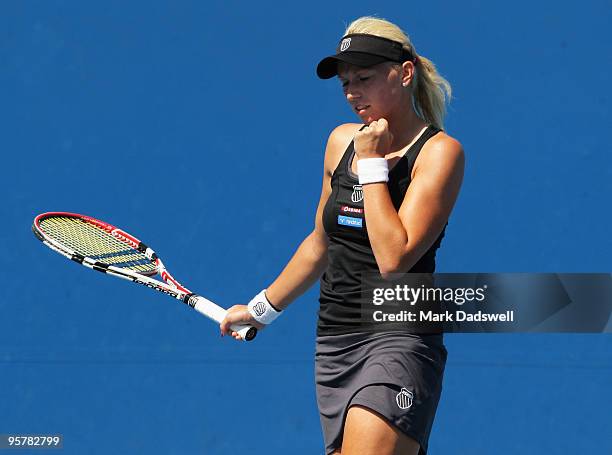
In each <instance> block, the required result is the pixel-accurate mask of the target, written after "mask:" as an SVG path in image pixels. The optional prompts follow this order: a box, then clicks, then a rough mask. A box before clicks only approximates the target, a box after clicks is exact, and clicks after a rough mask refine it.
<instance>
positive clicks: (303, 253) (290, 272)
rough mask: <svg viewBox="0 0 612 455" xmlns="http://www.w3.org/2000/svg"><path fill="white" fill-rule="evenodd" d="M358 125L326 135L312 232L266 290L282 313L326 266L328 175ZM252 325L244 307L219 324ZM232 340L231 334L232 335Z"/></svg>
mask: <svg viewBox="0 0 612 455" xmlns="http://www.w3.org/2000/svg"><path fill="white" fill-rule="evenodd" d="M359 127H360V125H358V124H354V123H347V124H344V125H340V126H338V127H337V128H336V129H334V130H333V131H332V133H331V134H330V135H329V139H328V141H327V146H326V148H325V163H324V171H323V186H322V189H321V197H320V199H319V205H318V207H317V213H316V217H315V226H314V229H313V231H312V232H311V233H310V234H309V235H308V236H307V237H306V238H305V239H304V241H302V243H301V244H300V246H299V247H298V249H297V251H296V252H295V254H294V255H293V257H292V258H291V260H290V261H289V262H288V263H287V265H286V266H285V268H284V269H283V271H282V272H281V273H280V275H279V276H278V277H277V278H276V279H275V280H274V282H273V283H272V284H271V285H270V286H268V288H267V289H266V297H267V298H268V300H269V301H270V303H271V304H272V305H273V306H274V307H275V308H277V309H278V310H283V309H285V308H287V306H288V305H289V304H290V303H291V302H292V301H294V300H295V299H296V298H297V297H299V296H300V295H302V294H303V293H304V292H306V290H308V288H310V286H312V285H313V284H314V282H315V281H317V280H318V279H319V278H320V277H321V275H322V274H323V272H324V271H325V267H326V266H327V235H326V233H325V229H324V228H323V209H324V208H325V204H326V203H327V200H328V198H329V195H330V194H331V176H332V174H333V172H334V169H336V167H337V165H338V163H339V162H340V159H341V158H342V154H343V152H344V150H345V149H346V147H347V146H348V144H349V143H350V142H351V140H352V139H353V136H354V135H355V132H356V131H357V130H358V129H359ZM234 323H238V324H252V325H255V326H256V327H261V325H259V324H257V323H254V320H253V318H252V316H251V314H250V313H249V312H248V310H247V309H246V305H234V306H233V307H232V308H230V309H229V310H228V314H227V316H226V318H225V320H224V321H223V322H222V323H221V332H222V333H223V334H225V333H228V330H229V326H230V325H231V324H234ZM232 335H233V336H234V337H236V335H234V333H232Z"/></svg>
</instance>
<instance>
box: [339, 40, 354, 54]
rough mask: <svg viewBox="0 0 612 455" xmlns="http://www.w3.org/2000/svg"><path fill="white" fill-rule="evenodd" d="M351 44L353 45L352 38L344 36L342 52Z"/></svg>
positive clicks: (341, 45) (341, 44) (341, 46)
mask: <svg viewBox="0 0 612 455" xmlns="http://www.w3.org/2000/svg"><path fill="white" fill-rule="evenodd" d="M350 45H351V39H350V38H344V39H343V40H342V42H341V43H340V52H344V51H345V50H347V49H348V48H349V46H350Z"/></svg>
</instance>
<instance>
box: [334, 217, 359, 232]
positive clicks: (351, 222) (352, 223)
mask: <svg viewBox="0 0 612 455" xmlns="http://www.w3.org/2000/svg"><path fill="white" fill-rule="evenodd" d="M338 224H341V225H342V226H349V227H354V228H359V229H361V228H362V227H363V220H362V219H361V218H353V217H352V216H344V215H338Z"/></svg>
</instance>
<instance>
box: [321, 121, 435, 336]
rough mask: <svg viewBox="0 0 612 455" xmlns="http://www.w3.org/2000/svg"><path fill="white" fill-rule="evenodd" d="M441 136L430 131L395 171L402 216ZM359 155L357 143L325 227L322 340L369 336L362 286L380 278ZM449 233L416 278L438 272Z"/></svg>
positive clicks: (339, 171) (392, 185)
mask: <svg viewBox="0 0 612 455" xmlns="http://www.w3.org/2000/svg"><path fill="white" fill-rule="evenodd" d="M439 131H440V130H439V129H438V128H436V127H434V126H432V125H430V126H428V127H427V129H426V130H425V131H424V132H423V134H421V136H420V137H419V139H418V140H417V141H416V142H415V143H414V144H412V146H410V148H409V149H408V150H407V151H406V153H405V154H404V156H402V157H401V158H400V160H399V161H398V162H397V163H396V165H395V166H394V167H393V168H392V169H391V170H390V171H389V182H388V183H387V186H388V188H389V194H390V196H391V200H392V201H393V206H394V207H395V210H399V208H400V206H401V204H402V202H403V200H404V195H405V194H406V190H407V188H408V185H410V180H411V175H412V168H413V166H414V162H415V161H416V158H417V156H418V155H419V152H420V151H421V149H422V148H423V145H424V144H425V142H427V140H428V139H429V138H431V137H432V136H434V135H435V134H437V133H438V132H439ZM354 155H355V150H354V148H353V142H352V141H351V143H350V144H349V146H348V147H347V149H346V151H345V152H344V155H343V156H342V159H341V160H340V163H339V164H338V167H337V168H336V170H335V171H334V173H333V175H332V178H331V187H332V192H331V194H330V196H329V199H328V200H327V203H326V204H325V208H324V210H323V226H324V228H325V232H326V233H327V237H328V239H329V245H328V253H327V254H328V266H327V269H326V270H325V273H324V274H323V276H322V277H321V281H320V285H321V293H320V297H319V302H320V308H319V322H318V325H317V334H319V335H329V334H341V333H350V332H357V331H363V330H368V328H367V327H364V325H363V324H362V323H361V312H360V296H361V290H362V286H361V280H362V276H363V275H364V273H370V274H372V273H373V274H378V275H380V272H379V269H378V264H377V263H376V258H375V257H374V253H373V252H372V247H371V245H370V240H369V238H368V231H367V226H366V220H365V215H364V208H363V192H362V189H361V185H359V179H358V177H357V175H355V173H354V172H353V171H352V169H351V163H352V161H353V157H354ZM445 229H446V227H445V228H444V229H443V230H442V233H441V234H440V236H439V237H438V238H437V240H436V241H435V242H434V244H433V245H432V246H431V248H429V250H428V251H427V252H426V253H425V254H424V255H423V257H422V258H421V259H420V260H419V261H418V262H417V263H416V264H415V265H414V267H413V268H412V269H410V272H412V273H433V272H434V269H435V266H436V262H435V257H436V250H437V249H438V247H439V246H440V242H441V241H442V238H443V237H444V231H445ZM372 328H373V327H372Z"/></svg>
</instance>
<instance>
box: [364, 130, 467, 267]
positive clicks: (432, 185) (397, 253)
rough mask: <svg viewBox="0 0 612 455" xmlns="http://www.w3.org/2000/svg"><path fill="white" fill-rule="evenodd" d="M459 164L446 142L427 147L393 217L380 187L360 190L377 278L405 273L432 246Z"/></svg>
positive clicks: (451, 201) (454, 191)
mask: <svg viewBox="0 0 612 455" xmlns="http://www.w3.org/2000/svg"><path fill="white" fill-rule="evenodd" d="M464 161H465V160H464V154H463V148H462V146H461V144H460V143H459V142H458V141H456V140H455V139H453V138H451V137H450V136H447V135H446V134H443V133H442V134H438V135H436V136H434V137H433V138H431V139H430V140H429V141H427V142H426V143H425V145H424V146H423V148H422V150H421V152H420V154H419V156H418V158H417V160H416V163H415V167H414V169H413V178H412V181H411V182H410V185H409V186H408V190H407V191H406V195H405V197H404V200H403V202H402V205H401V207H400V209H399V212H397V211H396V210H395V207H394V206H393V202H392V201H391V196H390V195H389V190H388V188H387V185H386V183H370V184H367V185H364V186H363V194H364V208H365V217H366V223H367V226H368V236H369V238H370V244H371V245H372V251H373V252H374V256H375V258H376V262H377V263H378V268H379V270H380V273H381V275H382V276H383V278H389V276H390V274H393V273H404V272H407V271H408V270H410V269H411V268H412V267H413V266H414V264H416V263H417V261H418V260H419V259H420V258H421V257H422V256H423V255H424V254H425V253H426V252H427V250H428V249H429V248H430V247H431V245H433V243H434V242H435V241H436V239H437V238H438V236H439V235H440V233H441V232H442V229H444V226H445V225H446V222H447V221H448V218H449V216H450V214H451V211H452V209H453V206H454V205H455V201H456V200H457V196H458V194H459V188H460V187H461V182H462V180H463V168H464Z"/></svg>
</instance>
